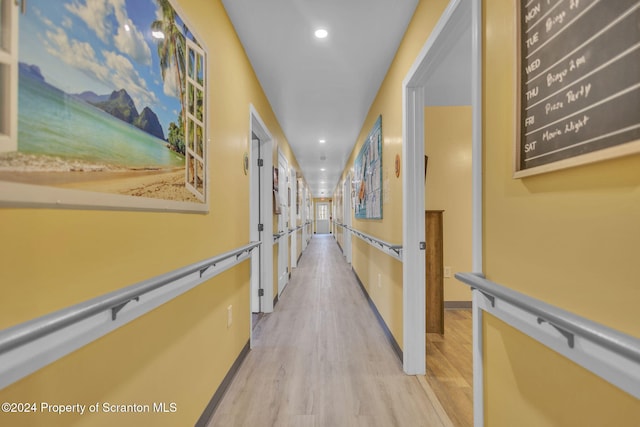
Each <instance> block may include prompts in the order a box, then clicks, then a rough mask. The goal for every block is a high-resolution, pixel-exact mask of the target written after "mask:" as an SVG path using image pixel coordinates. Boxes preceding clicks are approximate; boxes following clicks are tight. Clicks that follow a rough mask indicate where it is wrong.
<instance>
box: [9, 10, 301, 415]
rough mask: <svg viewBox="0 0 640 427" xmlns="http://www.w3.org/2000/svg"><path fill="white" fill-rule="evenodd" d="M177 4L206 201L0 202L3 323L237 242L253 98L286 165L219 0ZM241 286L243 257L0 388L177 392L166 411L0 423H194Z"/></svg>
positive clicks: (13, 392)
mask: <svg viewBox="0 0 640 427" xmlns="http://www.w3.org/2000/svg"><path fill="white" fill-rule="evenodd" d="M178 3H179V9H181V11H182V12H183V13H182V14H183V16H185V17H186V20H187V23H188V24H189V25H190V27H191V29H192V30H193V32H194V33H195V34H197V36H198V40H199V41H200V42H201V43H202V44H203V45H204V46H205V48H206V49H208V51H209V57H208V73H207V82H208V96H209V103H208V105H209V111H208V117H207V119H208V123H209V135H208V136H209V138H210V140H211V143H210V146H209V159H208V160H209V164H210V173H211V178H210V182H211V188H210V192H209V194H208V197H209V200H210V201H211V202H210V203H211V209H210V212H209V213H207V214H181V213H164V212H162V213H161V212H131V211H129V212H126V211H122V212H116V211H98V210H95V211H87V210H65V209H59V210H51V209H0V224H2V225H1V226H0V241H2V242H3V244H2V245H0V286H1V290H2V298H1V299H0V329H4V328H6V327H9V326H12V325H15V324H18V323H21V322H24V321H27V320H29V319H32V318H35V317H38V316H41V315H44V314H47V313H50V312H52V311H55V310H58V309H62V308H65V307H68V306H70V305H73V304H76V303H79V302H82V301H84V300H87V299H89V298H93V297H96V296H99V295H102V294H105V293H107V292H109V291H113V290H116V289H118V288H122V287H124V286H128V285H131V284H133V283H137V282H139V281H142V280H144V279H148V278H150V277H154V276H157V275H160V274H162V273H165V272H167V271H170V270H173V269H176V268H179V267H182V266H185V265H188V264H190V263H193V262H196V261H199V260H202V259H204V258H208V257H212V256H215V255H217V254H220V253H222V252H225V251H227V250H231V249H233V248H236V247H239V246H242V245H244V244H246V243H247V242H248V241H249V229H248V224H249V178H248V176H245V175H244V173H243V168H242V158H243V154H244V153H245V152H248V151H249V144H250V141H249V137H248V136H249V129H248V126H249V120H248V118H249V104H250V103H251V104H253V105H254V106H255V108H256V110H257V111H258V113H259V114H260V116H261V117H262V119H263V121H264V122H265V124H266V126H267V127H268V129H269V131H270V132H271V134H272V135H273V136H274V139H275V144H274V145H277V146H278V147H280V149H282V150H283V151H284V152H285V154H286V155H287V156H288V158H289V163H290V165H292V166H294V167H296V168H297V163H296V162H295V158H293V154H292V153H291V150H290V148H289V147H288V144H287V141H286V139H285V137H284V135H283V132H282V130H281V129H280V126H279V124H278V122H277V120H276V118H275V115H274V113H273V112H272V110H271V107H270V105H269V103H268V101H267V99H266V97H265V96H264V94H263V92H262V89H261V87H260V84H259V82H258V80H257V79H256V76H255V74H254V72H253V70H252V68H251V66H250V63H249V61H248V59H247V57H246V55H245V53H244V50H243V49H242V46H241V44H240V42H239V40H238V38H237V36H236V34H235V31H234V30H233V28H232V26H231V23H230V21H229V19H228V18H227V15H226V13H225V11H224V8H223V6H222V4H221V2H220V1H219V0H216V1H206V2H205V1H200V0H180V1H179V2H178ZM274 153H276V148H275V147H274ZM275 155H277V154H275ZM276 164H277V163H276ZM230 182H232V183H234V184H233V185H228V183H230ZM248 296H249V265H248V262H245V263H243V264H241V265H240V266H238V267H236V268H234V269H231V270H229V271H227V272H225V273H223V274H222V275H221V276H218V277H216V278H214V279H212V280H210V281H209V282H207V283H206V284H203V285H202V286H200V287H199V288H197V289H195V290H192V291H190V292H188V293H186V294H184V295H183V296H180V297H179V298H177V299H175V300H174V301H172V302H169V303H167V304H166V305H164V306H162V307H160V308H158V309H156V310H154V311H152V312H150V313H148V314H147V315H145V316H143V317H141V318H140V319H138V320H136V321H134V322H132V323H131V324H129V325H127V326H125V327H123V328H121V329H118V330H117V331H114V332H112V333H111V334H109V335H107V336H105V337H103V338H101V339H99V340H98V341H96V342H94V343H92V344H89V345H87V346H86V347H84V348H82V349H80V350H78V351H77V352H75V353H73V354H71V355H69V356H67V357H65V358H63V359H61V360H59V361H57V362H55V363H53V364H52V365H50V366H48V367H46V368H44V369H42V370H40V371H38V372H36V373H34V374H32V375H30V376H29V377H26V378H24V379H23V380H21V381H19V382H17V383H15V384H13V385H10V386H8V387H6V388H5V389H3V390H0V401H2V402H4V401H13V402H31V401H36V402H38V401H49V402H52V403H69V402H71V403H75V402H78V403H86V404H90V403H95V402H107V401H108V402H112V403H142V404H144V403H148V402H153V401H166V402H176V403H177V409H178V411H177V412H176V413H175V414H168V415H161V414H158V415H153V414H144V415H142V416H140V415H139V416H134V415H129V416H118V415H108V414H106V415H105V414H102V415H84V416H82V417H74V416H50V415H46V414H37V415H29V416H16V417H11V418H6V419H7V420H8V421H6V422H5V419H3V420H2V421H0V424H2V425H12V426H21V425H47V426H63V425H64V426H67V425H71V424H73V425H77V426H94V425H120V426H140V425H155V426H165V425H166V426H176V425H193V424H194V423H195V421H196V420H197V419H198V417H199V416H200V415H201V414H202V411H203V410H204V409H205V407H206V405H207V403H208V402H209V400H210V399H211V397H212V395H213V393H214V392H215V391H216V389H217V387H218V386H219V384H220V382H221V381H222V379H223V377H224V375H225V374H226V373H227V371H228V370H229V368H230V367H231V365H232V363H233V362H234V361H235V359H236V358H237V356H238V355H239V353H240V351H241V349H242V348H243V347H244V345H245V344H246V343H247V341H248V339H249V320H248V319H249V316H248V315H247V316H244V315H242V313H247V314H248V313H249V297H248ZM228 305H233V312H234V316H233V318H234V322H233V325H232V326H231V327H230V328H227V326H226V310H227V306H228ZM3 416H4V415H3Z"/></svg>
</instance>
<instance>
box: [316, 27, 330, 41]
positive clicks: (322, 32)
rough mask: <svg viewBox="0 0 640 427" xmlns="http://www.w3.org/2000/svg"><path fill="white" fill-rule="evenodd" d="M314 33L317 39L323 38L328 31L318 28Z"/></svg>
mask: <svg viewBox="0 0 640 427" xmlns="http://www.w3.org/2000/svg"><path fill="white" fill-rule="evenodd" d="M314 34H315V35H316V37H317V38H319V39H324V38H326V37H327V36H328V35H329V33H328V32H327V30H325V29H324V28H320V29H318V30H316V32H315V33H314Z"/></svg>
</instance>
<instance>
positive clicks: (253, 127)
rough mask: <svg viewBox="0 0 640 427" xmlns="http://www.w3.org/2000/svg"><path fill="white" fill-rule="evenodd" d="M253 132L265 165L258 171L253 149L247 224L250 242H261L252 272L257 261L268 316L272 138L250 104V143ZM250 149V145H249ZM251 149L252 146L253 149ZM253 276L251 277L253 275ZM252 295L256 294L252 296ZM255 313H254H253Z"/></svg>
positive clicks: (270, 301) (270, 298)
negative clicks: (259, 182)
mask: <svg viewBox="0 0 640 427" xmlns="http://www.w3.org/2000/svg"><path fill="white" fill-rule="evenodd" d="M252 133H254V134H256V136H257V137H258V138H259V139H260V146H261V152H262V158H263V160H264V165H263V166H262V167H261V168H259V169H258V168H257V162H258V160H257V158H255V156H254V155H253V150H250V152H251V155H250V156H249V171H250V174H251V175H250V182H251V184H250V187H251V188H250V196H249V197H250V208H249V209H250V215H249V216H250V224H249V236H250V239H251V240H252V241H261V242H262V245H261V247H260V252H259V253H258V252H255V253H254V254H253V256H252V259H251V262H252V271H257V269H258V267H257V265H258V262H259V264H260V268H259V270H260V281H259V282H258V283H260V284H261V285H262V289H263V290H264V296H263V297H262V304H261V307H260V308H259V311H261V312H264V313H271V312H272V311H273V198H272V197H271V189H272V188H273V174H272V173H271V169H272V167H273V137H272V136H271V133H270V132H269V129H268V128H267V126H266V125H265V124H264V122H263V121H262V118H261V117H260V114H258V111H257V110H256V109H255V107H254V106H253V104H250V105H249V141H251V134H252ZM250 144H251V145H250V146H251V147H252V144H253V143H250ZM252 148H253V147H252ZM256 169H258V170H259V171H260V179H261V182H262V186H261V190H262V195H261V196H262V207H261V216H262V217H261V218H259V222H260V223H261V224H263V226H264V230H263V231H262V236H260V233H259V232H258V216H257V215H258V214H257V200H258V194H257V193H258V186H257V177H256V176H254V175H255V174H254V172H253V171H255V170H256ZM252 277H253V276H252ZM251 289H252V292H251V295H252V297H251V298H252V304H251V306H252V310H253V308H254V306H255V304H254V303H253V301H255V298H258V296H257V286H256V283H255V282H252V286H251ZM254 293H255V295H254ZM256 312H257V311H256Z"/></svg>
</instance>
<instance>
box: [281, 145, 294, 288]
mask: <svg viewBox="0 0 640 427" xmlns="http://www.w3.org/2000/svg"><path fill="white" fill-rule="evenodd" d="M280 165H283V168H282V169H283V170H280ZM278 179H279V183H278V187H279V188H278V191H279V194H278V198H279V199H280V201H281V200H283V199H284V200H286V199H287V193H288V191H289V161H288V160H287V157H286V156H285V155H284V153H283V152H282V151H280V150H279V149H278ZM289 214H290V211H289V207H288V206H287V204H286V203H285V206H282V205H281V207H280V215H279V216H278V233H283V234H282V235H281V236H280V238H279V239H278V298H280V295H281V294H282V292H283V291H284V288H286V287H287V283H288V282H289V223H290V221H291V218H289ZM281 222H284V224H281ZM281 263H282V265H281ZM281 267H283V268H284V270H285V271H284V272H282V274H281V271H280V268H281ZM283 276H284V278H283Z"/></svg>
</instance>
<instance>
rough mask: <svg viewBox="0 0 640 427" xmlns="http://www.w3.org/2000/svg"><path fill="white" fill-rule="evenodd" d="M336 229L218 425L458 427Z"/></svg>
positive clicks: (263, 340) (264, 332) (266, 324)
mask: <svg viewBox="0 0 640 427" xmlns="http://www.w3.org/2000/svg"><path fill="white" fill-rule="evenodd" d="M437 407H439V405H438V404H437V403H433V402H432V401H430V400H429V399H428V397H427V394H426V393H425V390H424V388H423V387H422V386H421V384H420V382H419V380H418V378H417V377H415V376H407V375H405V374H404V373H403V372H402V366H401V363H400V360H399V359H398V358H397V356H396V355H395V353H394V352H393V350H392V349H391V346H390V345H389V343H388V342H387V339H386V338H385V336H384V333H383V332H382V330H381V328H380V326H379V325H378V323H377V320H376V318H375V316H374V314H373V313H372V311H371V309H370V308H369V307H368V305H367V302H366V300H365V298H364V295H363V294H362V291H361V290H360V288H359V285H358V284H357V282H356V279H355V276H354V275H353V273H352V272H351V268H350V266H349V265H348V264H347V263H345V262H344V259H343V257H342V254H341V253H340V252H339V249H338V245H337V244H336V242H335V240H334V239H333V237H332V236H317V235H316V236H314V237H313V239H312V240H311V242H310V245H309V247H308V248H307V249H306V251H305V253H304V255H303V257H302V259H301V262H300V264H299V267H298V268H297V269H295V270H294V272H293V274H292V278H291V281H290V282H289V284H288V285H287V288H286V289H285V291H284V293H283V295H282V298H281V300H280V302H279V304H278V305H277V307H276V309H275V311H274V313H272V314H269V315H265V316H264V318H262V319H261V321H260V322H259V324H258V326H257V327H256V329H255V330H254V340H253V349H252V351H251V352H250V353H249V355H248V356H247V359H246V360H245V361H244V363H243V364H242V366H241V367H240V370H239V371H238V373H237V375H236V377H235V379H234V381H233V383H232V384H231V386H230V387H229V390H228V391H227V393H226V395H225V396H224V398H223V399H222V401H221V403H220V405H219V407H218V408H217V410H216V412H215V413H214V415H213V417H212V419H211V421H210V423H209V426H259V427H262V426H318V427H326V426H341V427H342V426H366V427H371V426H381V427H390V426H394V427H397V426H400V427H402V426H411V427H413V426H430V427H438V426H448V425H450V422H449V421H448V420H447V419H446V415H444V419H443V418H442V417H441V416H440V415H438V411H437Z"/></svg>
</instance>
